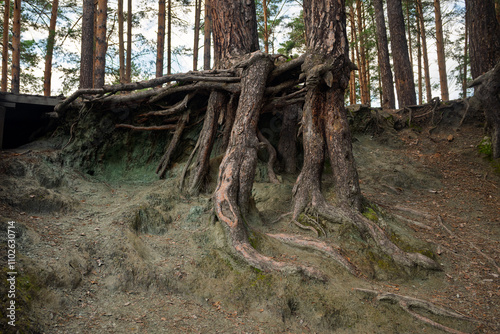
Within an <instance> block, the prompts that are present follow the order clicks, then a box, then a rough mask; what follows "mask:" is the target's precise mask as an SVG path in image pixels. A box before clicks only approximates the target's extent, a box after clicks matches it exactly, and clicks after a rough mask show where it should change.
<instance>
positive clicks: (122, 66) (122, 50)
mask: <svg viewBox="0 0 500 334" xmlns="http://www.w3.org/2000/svg"><path fill="white" fill-rule="evenodd" d="M124 33H125V31H124V26H123V0H118V58H119V63H120V65H119V66H120V68H119V71H118V73H119V77H120V83H121V84H123V83H125V81H126V80H125V40H124Z"/></svg>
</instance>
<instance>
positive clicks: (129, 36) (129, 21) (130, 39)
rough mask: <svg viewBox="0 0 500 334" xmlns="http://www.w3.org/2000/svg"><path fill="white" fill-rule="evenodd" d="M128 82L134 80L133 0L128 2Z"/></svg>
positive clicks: (126, 74) (126, 69)
mask: <svg viewBox="0 0 500 334" xmlns="http://www.w3.org/2000/svg"><path fill="white" fill-rule="evenodd" d="M125 77H126V81H127V82H129V83H130V82H131V81H132V0H128V3H127V59H126V64H125Z"/></svg>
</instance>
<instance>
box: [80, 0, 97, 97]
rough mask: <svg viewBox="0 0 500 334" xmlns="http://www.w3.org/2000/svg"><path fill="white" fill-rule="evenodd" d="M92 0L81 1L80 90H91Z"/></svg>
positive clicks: (92, 61)
mask: <svg viewBox="0 0 500 334" xmlns="http://www.w3.org/2000/svg"><path fill="white" fill-rule="evenodd" d="M94 9H95V6H94V0H84V1H83V18H82V56H81V62H80V89H82V88H92V87H93V80H94V79H93V78H94Z"/></svg>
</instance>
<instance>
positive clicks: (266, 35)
mask: <svg viewBox="0 0 500 334" xmlns="http://www.w3.org/2000/svg"><path fill="white" fill-rule="evenodd" d="M262 9H263V12H264V51H265V52H266V53H269V31H268V26H267V1H266V0H262Z"/></svg>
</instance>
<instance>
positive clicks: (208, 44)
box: [203, 0, 212, 71]
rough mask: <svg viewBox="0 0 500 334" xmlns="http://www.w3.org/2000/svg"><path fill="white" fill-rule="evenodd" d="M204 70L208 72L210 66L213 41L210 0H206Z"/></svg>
mask: <svg viewBox="0 0 500 334" xmlns="http://www.w3.org/2000/svg"><path fill="white" fill-rule="evenodd" d="M203 33H204V41H203V69H204V70H206V71H208V70H209V69H210V68H211V66H210V54H211V48H212V46H211V44H212V43H211V41H212V38H211V37H212V10H211V9H210V0H205V22H204V27H203Z"/></svg>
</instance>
